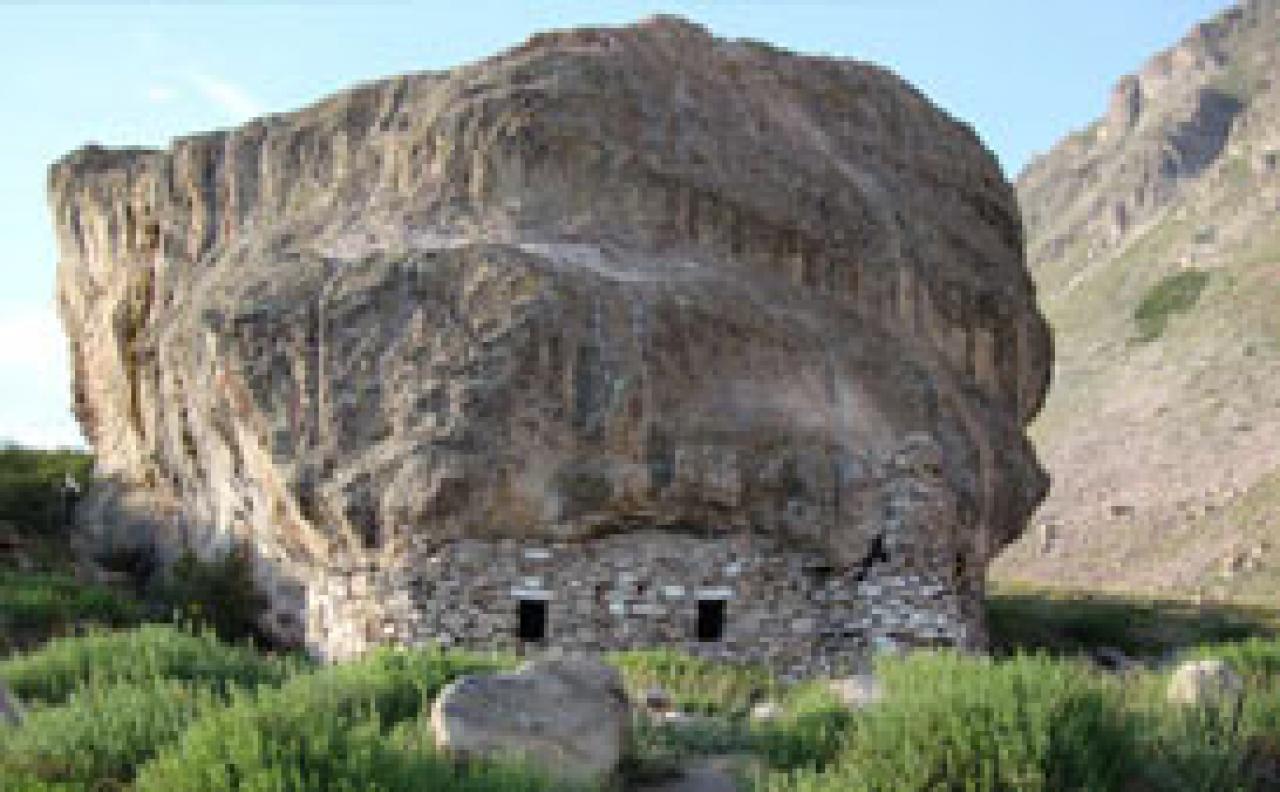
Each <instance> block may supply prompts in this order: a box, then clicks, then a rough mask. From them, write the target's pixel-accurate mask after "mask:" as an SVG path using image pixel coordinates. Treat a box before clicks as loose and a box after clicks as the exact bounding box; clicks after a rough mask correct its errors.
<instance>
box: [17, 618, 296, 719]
mask: <svg viewBox="0 0 1280 792" xmlns="http://www.w3.org/2000/svg"><path fill="white" fill-rule="evenodd" d="M296 665H297V663H296V661H292V660H281V659H273V658H268V657H265V656H263V655H260V654H258V653H257V652H255V651H254V650H253V649H252V648H251V647H248V646H231V645H228V644H224V643H221V642H219V641H218V640H217V638H216V637H215V636H214V635H213V634H212V633H211V632H201V633H198V634H195V633H190V632H186V631H183V630H181V629H178V628H176V627H169V626H164V625H144V626H142V627H138V628H136V629H132V630H123V631H119V632H99V633H93V634H90V635H86V636H81V637H76V638H55V639H54V640H52V641H50V642H49V643H47V644H45V645H44V646H42V647H41V648H39V649H37V650H35V651H33V652H29V653H26V654H19V655H15V656H13V657H10V658H6V659H4V660H0V680H4V681H5V682H6V683H8V685H9V687H10V689H12V690H13V692H14V694H15V695H16V696H18V697H19V698H21V699H26V700H29V701H41V702H46V703H57V702H62V701H65V700H66V699H67V698H68V697H69V696H70V695H71V693H72V692H73V691H75V690H76V689H77V688H79V687H81V686H83V685H85V684H88V683H90V682H93V683H97V684H106V683H110V682H117V681H121V682H123V681H139V682H141V681H145V680H150V679H178V680H190V681H196V680H207V681H209V682H211V683H218V684H220V685H222V686H224V687H228V686H232V685H237V686H246V687H252V686H254V685H258V684H264V683H265V684H275V683H279V682H280V681H281V680H283V679H284V678H285V677H287V676H288V675H289V674H290V672H291V671H292V670H293V669H294V668H295V667H296Z"/></svg>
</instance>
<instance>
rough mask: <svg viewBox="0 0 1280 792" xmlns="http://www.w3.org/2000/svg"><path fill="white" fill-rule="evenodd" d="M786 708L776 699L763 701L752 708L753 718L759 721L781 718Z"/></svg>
mask: <svg viewBox="0 0 1280 792" xmlns="http://www.w3.org/2000/svg"><path fill="white" fill-rule="evenodd" d="M783 712H784V710H783V709H782V705H781V704H779V703H778V702H776V701H761V702H760V703H759V704H756V705H755V706H753V707H752V708H751V720H753V721H757V722H761V723H763V722H767V721H773V720H777V719H778V718H781V717H782V715H783Z"/></svg>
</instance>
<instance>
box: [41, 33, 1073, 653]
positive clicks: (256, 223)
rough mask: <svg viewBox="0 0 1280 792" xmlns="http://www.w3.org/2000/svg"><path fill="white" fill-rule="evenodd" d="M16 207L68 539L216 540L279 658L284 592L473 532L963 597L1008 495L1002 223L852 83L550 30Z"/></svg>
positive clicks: (1020, 453) (667, 44) (893, 94)
mask: <svg viewBox="0 0 1280 792" xmlns="http://www.w3.org/2000/svg"><path fill="white" fill-rule="evenodd" d="M49 183H50V195H51V204H52V211H53V216H54V220H55V223H56V226H57V232H58V242H59V249H60V255H61V260H60V265H59V276H58V277H59V280H58V285H59V300H60V305H61V313H62V317H63V320H64V322H65V325H66V327H67V330H68V333H69V335H70V337H71V341H72V347H73V353H74V354H73V357H74V362H75V366H76V371H75V387H76V395H77V406H78V411H79V412H78V415H79V418H80V420H81V423H82V425H83V426H84V428H85V432H86V434H87V436H88V437H89V438H91V440H92V442H93V445H94V449H95V451H96V453H97V458H98V461H99V466H100V469H101V472H102V473H104V474H105V475H107V476H109V477H111V478H112V480H113V482H112V484H111V485H110V486H108V487H104V488H102V489H100V490H99V491H98V492H97V493H95V495H94V496H93V497H92V498H91V499H90V501H89V503H88V505H87V506H86V508H85V512H84V515H83V516H84V519H85V521H86V524H87V525H88V526H89V527H91V528H94V529H96V530H97V531H99V534H100V535H99V538H100V539H101V541H102V542H103V543H104V544H108V545H109V544H111V543H113V542H116V543H128V542H158V543H160V544H162V545H167V546H169V547H175V546H192V547H195V548H197V549H198V550H200V551H201V552H212V551H214V550H216V549H217V548H219V547H226V546H227V545H229V544H230V543H232V542H236V541H240V542H246V543H248V544H250V545H251V546H252V547H253V549H254V551H255V553H256V556H257V558H258V561H259V562H260V568H261V575H262V577H263V578H264V580H265V581H266V582H267V584H268V586H269V588H270V590H271V593H272V597H273V602H274V603H276V605H277V608H276V611H275V617H274V618H275V619H276V622H275V624H274V626H275V628H276V629H277V630H278V631H279V632H280V633H283V634H291V635H294V636H295V637H301V634H302V633H303V632H304V625H303V624H302V617H301V614H302V612H303V608H304V602H305V601H306V599H307V596H308V590H309V587H310V586H311V585H312V583H313V581H314V579H315V576H316V575H318V574H320V573H321V572H322V571H323V570H327V569H329V568H331V567H333V568H337V567H342V568H345V569H350V568H358V569H366V568H383V569H385V568H387V567H390V566H394V565H395V564H396V563H400V562H403V561H405V559H406V558H407V557H408V555H407V554H408V553H409V550H410V549H411V548H414V549H417V550H421V552H422V553H423V554H424V555H423V557H422V559H420V560H422V563H424V564H426V563H428V561H429V560H434V561H436V562H439V560H440V559H439V557H438V556H433V557H432V559H427V558H426V556H427V555H429V554H430V553H432V552H433V548H438V547H439V545H440V544H441V543H445V542H450V541H456V540H459V539H475V538H478V537H485V538H488V539H495V540H497V539H501V538H504V537H505V538H512V537H529V536H532V537H540V538H541V539H542V540H544V541H549V540H553V539H554V540H558V541H572V540H585V539H586V538H587V537H590V536H593V535H596V534H598V533H599V532H602V531H605V532H608V531H619V530H621V531H625V530H626V529H628V528H634V527H646V526H647V527H658V528H663V529H668V530H679V531H694V532H697V533H703V532H706V531H711V532H713V533H714V532H717V531H720V532H730V531H738V534H737V535H738V536H739V538H740V539H742V540H743V541H747V539H748V535H749V533H750V531H751V530H752V529H758V530H760V531H762V532H763V533H765V534H772V535H784V536H786V537H788V541H791V542H794V543H801V544H807V545H810V546H818V547H821V548H824V549H825V550H826V551H827V552H828V553H829V556H830V558H831V559H832V562H833V564H834V565H835V566H837V567H839V568H840V569H842V570H853V571H851V572H849V574H854V572H856V570H857V568H858V566H859V565H862V566H863V567H865V566H866V565H870V564H872V563H876V562H878V561H880V560H881V559H884V560H886V561H887V560H888V559H889V558H890V557H892V558H893V561H894V563H896V564H899V565H906V566H907V567H910V566H912V565H916V566H918V567H919V568H926V567H930V568H932V571H933V572H936V573H938V574H940V575H944V576H945V577H946V579H947V580H948V581H952V582H953V583H954V584H955V585H962V586H970V584H976V586H977V587H980V582H981V579H982V573H983V571H984V570H985V567H986V564H987V562H988V560H989V559H990V557H991V556H992V555H993V553H994V552H995V551H996V550H997V549H998V548H1000V547H1003V546H1004V545H1005V544H1007V543H1008V542H1009V541H1010V540H1011V539H1012V538H1013V537H1015V536H1017V535H1018V534H1019V533H1020V532H1021V531H1022V530H1023V528H1024V526H1025V520H1026V517H1027V515H1028V514H1029V513H1030V511H1031V509H1032V508H1033V507H1034V506H1035V504H1036V503H1037V502H1038V500H1039V498H1040V496H1041V494H1042V492H1043V489H1044V479H1043V474H1042V472H1041V470H1040V468H1039V465H1038V464H1037V462H1036V459H1035V457H1034V455H1033V453H1032V452H1031V449H1030V446H1029V444H1028V443H1027V442H1026V440H1025V438H1024V432H1023V429H1024V426H1025V423H1026V422H1027V420H1028V419H1029V418H1030V416H1032V415H1033V414H1034V413H1035V412H1036V411H1037V410H1038V409H1039V407H1040V404H1041V401H1042V398H1043V394H1044V390H1045V386H1046V381H1047V376H1048V370H1049V355H1050V349H1049V343H1048V334H1047V328H1046V326H1045V324H1044V322H1043V319H1042V317H1041V316H1040V313H1039V311H1038V309H1037V308H1036V305H1035V301H1034V298H1033V293H1032V284H1031V280H1030V277H1029V276H1028V273H1027V271H1026V268H1025V264H1024V258H1023V245H1022V241H1023V240H1022V237H1021V232H1020V224H1019V222H1018V218H1017V209H1016V203H1015V200H1014V194H1013V191H1012V189H1011V188H1010V186H1009V185H1008V184H1007V183H1006V182H1005V180H1004V179H1003V177H1002V176H1001V173H1000V170H999V167H998V166H997V164H996V162H995V161H994V159H993V158H992V157H991V155H990V154H989V152H987V151H986V149H985V148H984V147H983V146H982V145H981V143H980V142H979V141H978V140H977V138H976V136H975V135H974V134H973V132H972V130H971V129H969V128H968V127H967V126H965V125H963V124H960V123H957V122H956V121H954V120H952V119H950V118H948V117H947V116H945V115H944V114H943V113H941V112H940V111H938V110H937V109H936V108H935V107H934V106H933V105H932V104H930V103H929V102H928V101H927V100H926V99H925V98H924V97H923V96H921V95H920V94H919V93H918V92H916V91H915V90H913V89H912V88H910V87H909V86H907V85H906V84H904V83H903V82H902V81H901V80H899V79H898V78H896V77H894V76H893V75H891V74H889V73H887V72H885V71H883V70H881V69H878V68H875V67H872V66H869V65H866V64H862V63H857V62H853V61H848V60H839V59H830V58H818V57H804V56H799V55H795V54H792V53H787V52H782V51H779V50H777V49H775V48H772V47H769V46H767V45H763V44H760V43H756V42H749V41H725V40H720V39H716V38H714V37H712V36H711V35H709V34H708V33H707V31H705V30H703V29H701V28H698V27H696V26H693V25H690V24H688V23H685V22H682V21H680V20H675V19H669V18H657V19H654V20H650V21H648V22H645V23H642V24H639V25H636V26H632V27H628V28H618V29H592V30H577V31H565V32H555V33H550V34H545V35H540V36H537V37H535V38H533V39H531V40H530V41H528V42H527V43H525V44H524V45H522V46H519V47H517V48H515V49H512V50H510V51H508V52H505V53H502V54H500V55H497V56H495V57H493V58H490V59H488V60H485V61H482V62H479V63H476V64H472V65H468V66H463V67H459V68H457V69H455V70H453V71H451V72H448V73H439V74H417V75H409V76H404V77H397V78H393V79H389V80H385V81H380V82H376V83H372V84H369V85H365V86H361V87H358V88H355V89H353V90H350V91H347V92H344V93H342V94H339V95H337V96H334V97H332V98H329V99H326V100H324V101H322V102H320V103H318V104H316V105H314V106H312V107H309V108H306V109H303V110H301V111H298V112H295V113H289V114H285V115H278V116H270V117H267V118H263V119H259V120H256V121H253V122H251V123H249V124H247V125H245V126H244V127H241V128H239V129H235V130H231V131H226V132H217V133H212V134H204V135H196V136H192V137H189V138H184V139H181V140H177V141H175V142H174V144H173V146H172V148H170V149H169V150H167V151H158V150H104V149H101V148H87V149H84V150H81V151H77V152H74V153H72V154H70V155H68V156H67V157H66V158H64V159H63V160H62V161H60V162H58V163H57V164H55V165H54V166H53V168H52V169H51V172H50V178H49ZM717 535H719V534H717ZM725 535H726V536H727V534H725ZM725 541H726V542H728V541H729V540H728V539H727V538H726V539H725ZM948 585H951V583H949V584H948ZM352 586H353V587H357V588H362V587H363V583H361V584H359V585H357V584H355V583H353V584H352ZM970 590H972V587H970ZM361 593H363V591H362V592H361ZM398 602H399V601H398V600H396V601H394V602H391V601H388V602H378V603H375V604H376V607H392V606H397V603H398ZM322 610H323V609H322ZM312 615H313V616H314V617H315V618H316V619H318V620H320V621H324V620H325V619H327V618H330V616H331V614H327V612H322V613H314V614H312ZM450 618H453V617H450ZM602 618H607V614H606V615H605V616H603V617H602ZM381 628H382V627H381V623H380V622H379V624H378V625H376V626H375V627H371V628H370V629H374V630H375V631H376V630H381ZM360 633H361V635H364V634H365V633H364V627H363V626H362V627H360ZM377 634H378V635H381V634H382V633H381V632H378V633H377Z"/></svg>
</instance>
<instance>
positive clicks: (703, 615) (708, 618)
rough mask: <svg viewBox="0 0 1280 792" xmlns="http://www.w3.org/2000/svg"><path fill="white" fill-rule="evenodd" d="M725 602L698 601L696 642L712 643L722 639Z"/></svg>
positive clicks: (712, 600) (717, 600) (714, 600)
mask: <svg viewBox="0 0 1280 792" xmlns="http://www.w3.org/2000/svg"><path fill="white" fill-rule="evenodd" d="M724 611H725V601H724V600H722V599H700V600H698V626H697V636H698V640H699V641H702V642H704V643H714V642H716V641H720V640H722V639H723V638H724Z"/></svg>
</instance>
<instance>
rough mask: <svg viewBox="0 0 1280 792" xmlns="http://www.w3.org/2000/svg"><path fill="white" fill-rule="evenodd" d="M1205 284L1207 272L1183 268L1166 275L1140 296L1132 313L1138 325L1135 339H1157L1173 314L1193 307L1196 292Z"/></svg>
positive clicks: (1198, 297) (1195, 300)
mask: <svg viewBox="0 0 1280 792" xmlns="http://www.w3.org/2000/svg"><path fill="white" fill-rule="evenodd" d="M1208 283H1209V273H1207V272H1203V271H1201V270H1183V271H1181V272H1175V273H1173V274H1172V275H1166V276H1165V277H1164V278H1162V279H1161V280H1160V281H1159V282H1158V283H1156V284H1155V285H1154V286H1152V287H1151V288H1150V289H1149V290H1147V293H1146V294H1145V295H1144V296H1143V298H1142V301H1141V302H1139V303H1138V307H1137V308H1136V309H1135V310H1134V312H1133V320H1134V322H1135V323H1136V324H1137V326H1138V340H1139V341H1154V340H1155V339H1157V338H1159V337H1160V336H1161V335H1162V334H1163V333H1164V330H1165V326H1166V325H1168V323H1169V318H1170V317H1171V316H1173V315H1174V314H1179V313H1186V312H1187V311H1190V310H1191V309H1192V308H1194V307H1195V304H1196V302H1197V301H1199V299H1200V293H1201V292H1203V291H1204V287H1205V285H1207V284H1208Z"/></svg>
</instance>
